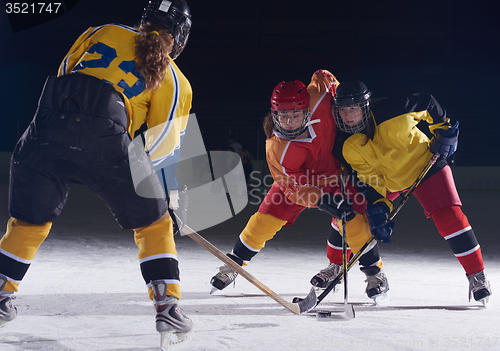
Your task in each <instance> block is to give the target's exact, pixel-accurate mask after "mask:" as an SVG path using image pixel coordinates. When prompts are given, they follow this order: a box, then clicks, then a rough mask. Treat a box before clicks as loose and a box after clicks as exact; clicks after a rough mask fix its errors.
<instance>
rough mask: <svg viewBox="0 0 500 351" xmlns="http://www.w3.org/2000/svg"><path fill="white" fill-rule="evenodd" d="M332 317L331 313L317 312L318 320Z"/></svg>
mask: <svg viewBox="0 0 500 351" xmlns="http://www.w3.org/2000/svg"><path fill="white" fill-rule="evenodd" d="M331 315H332V312H330V311H318V312H316V317H318V318H328V317H330V316H331Z"/></svg>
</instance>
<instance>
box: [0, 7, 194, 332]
mask: <svg viewBox="0 0 500 351" xmlns="http://www.w3.org/2000/svg"><path fill="white" fill-rule="evenodd" d="M190 28H191V15H190V11H189V8H188V6H187V4H186V2H185V0H173V1H166V0H164V1H161V0H159V1H158V0H156V1H155V0H153V1H150V2H149V4H148V5H147V7H146V8H145V10H144V12H143V14H142V20H141V24H140V26H138V27H137V28H132V27H128V26H124V25H119V24H108V25H103V26H99V27H91V28H89V29H88V30H87V31H86V32H84V33H83V34H82V35H81V36H80V37H79V38H78V39H77V41H76V42H75V43H74V45H73V46H72V47H71V49H70V51H69V52H68V54H67V55H66V57H65V58H64V60H63V62H62V64H61V66H60V68H59V74H58V77H49V78H48V79H47V81H46V84H45V87H44V90H43V92H42V96H41V97H40V100H39V106H38V109H37V111H36V114H35V117H34V119H33V121H32V122H31V124H30V125H29V127H28V129H27V130H26V131H25V133H24V134H23V136H22V137H21V139H20V140H19V142H18V143H17V146H16V148H15V150H14V153H13V156H12V160H11V170H10V175H11V179H10V189H9V190H10V196H9V211H10V216H11V218H10V219H9V221H8V224H7V232H6V233H5V235H4V236H3V238H2V239H1V241H0V326H1V325H3V324H5V323H7V322H9V321H11V320H12V319H14V318H15V317H16V309H15V307H13V306H12V303H11V294H12V293H13V292H16V291H17V288H18V285H19V284H20V283H21V281H22V279H23V278H24V275H25V274H26V271H27V270H28V268H29V267H30V264H31V262H32V260H33V258H34V256H35V254H36V252H37V250H38V248H39V246H40V244H41V243H42V242H43V241H44V239H45V238H46V237H47V235H48V234H49V231H50V228H51V226H52V221H53V220H54V219H55V218H56V217H57V216H58V215H59V214H60V212H61V210H62V208H63V206H64V204H65V202H66V199H67V197H68V192H69V189H70V186H71V185H72V184H84V185H86V186H87V187H88V188H89V189H90V190H91V191H92V192H93V193H94V194H96V195H97V196H98V197H99V198H101V199H102V200H103V201H104V203H105V204H106V205H107V206H108V208H109V209H110V210H111V212H112V213H113V216H114V218H115V219H116V221H117V222H118V224H119V225H120V226H121V227H122V228H124V229H133V230H134V237H135V242H136V244H137V246H138V248H139V262H140V267H141V272H142V276H143V278H144V280H145V282H146V284H147V287H148V290H149V296H150V298H151V299H152V300H153V301H154V305H155V307H156V309H157V316H156V329H157V330H158V332H161V333H176V334H178V335H177V336H178V337H180V338H182V337H183V336H184V335H185V333H187V332H189V331H190V330H191V328H192V322H191V320H190V319H189V318H187V317H186V316H184V315H183V314H182V313H181V312H180V310H179V309H178V308H177V304H178V300H179V299H180V295H181V294H180V287H179V269H178V262H177V253H176V248H175V242H174V238H173V224H172V220H171V218H170V216H169V214H168V212H167V209H168V206H169V203H168V202H167V200H166V199H165V198H160V199H158V198H145V197H141V196H139V195H137V193H136V191H135V188H134V183H133V181H132V175H131V165H130V164H129V158H128V147H129V144H130V143H131V138H133V137H134V133H135V132H136V131H137V130H138V129H139V128H140V127H141V126H142V125H143V124H144V123H146V125H147V127H148V131H149V130H151V128H153V127H156V128H155V129H154V131H153V132H152V133H148V134H146V137H145V148H146V152H147V153H148V154H149V156H150V159H151V160H152V162H153V164H154V165H155V167H156V168H157V169H158V168H161V167H164V165H165V164H171V163H175V162H176V161H177V158H178V152H179V151H178V149H179V147H180V143H181V140H182V135H183V134H184V129H185V128H186V124H187V116H188V114H189V111H190V109H191V99H192V91H191V86H190V84H189V82H188V80H187V79H186V78H185V77H184V75H183V74H182V73H181V71H180V70H179V68H178V67H177V66H176V64H175V63H174V61H173V60H174V59H175V58H176V57H177V56H179V54H180V53H181V52H182V50H183V48H184V46H185V44H186V41H187V39H188V36H189V32H190ZM153 174H154V173H153ZM153 178H154V180H155V181H156V184H157V185H158V186H159V187H160V188H161V186H160V183H159V179H158V178H157V177H156V175H154V177H153ZM166 179H167V182H168V190H169V191H170V193H171V194H173V191H175V190H176V185H177V183H176V181H175V177H173V176H172V175H170V176H169V177H166ZM171 198H173V200H175V196H171ZM170 206H171V207H173V208H174V209H175V207H176V204H175V201H170ZM41 288H43V287H41Z"/></svg>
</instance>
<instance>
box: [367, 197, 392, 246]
mask: <svg viewBox="0 0 500 351" xmlns="http://www.w3.org/2000/svg"><path fill="white" fill-rule="evenodd" d="M388 216H389V207H388V206H387V205H386V204H384V203H383V202H378V203H376V204H369V205H368V206H366V217H367V218H368V223H369V224H370V231H371V232H372V234H373V235H375V238H376V239H377V240H379V241H381V242H383V243H386V244H388V243H390V242H391V234H392V233H393V232H394V229H395V228H396V223H394V222H393V221H390V220H389V218H388Z"/></svg>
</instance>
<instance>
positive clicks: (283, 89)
mask: <svg viewBox="0 0 500 351" xmlns="http://www.w3.org/2000/svg"><path fill="white" fill-rule="evenodd" d="M271 114H272V116H273V123H274V126H275V127H276V129H277V130H278V131H279V132H280V133H281V134H283V135H284V136H286V137H291V138H294V137H296V136H298V135H299V134H302V133H303V132H304V131H305V130H306V128H307V123H308V122H309V118H310V113H309V93H308V92H307V88H306V86H305V85H304V83H302V82H301V81H299V80H296V81H294V82H284V81H283V82H281V83H279V84H278V85H276V87H274V90H273V94H272V95H271Z"/></svg>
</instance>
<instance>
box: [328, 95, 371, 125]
mask: <svg viewBox="0 0 500 351" xmlns="http://www.w3.org/2000/svg"><path fill="white" fill-rule="evenodd" d="M370 95H371V92H366V93H364V94H360V95H358V96H349V97H337V96H336V97H334V99H333V105H332V112H333V117H334V119H335V124H336V125H337V127H338V128H339V129H340V130H341V131H343V132H347V133H349V134H355V133H359V132H361V131H362V130H363V129H364V128H365V127H366V125H367V124H368V121H369V120H370V116H371V115H370V100H369V99H370ZM346 107H359V108H360V109H361V111H362V117H361V119H360V121H359V122H358V123H357V124H355V125H352V124H351V123H345V122H344V119H343V118H342V117H341V115H340V110H341V109H343V108H346Z"/></svg>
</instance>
